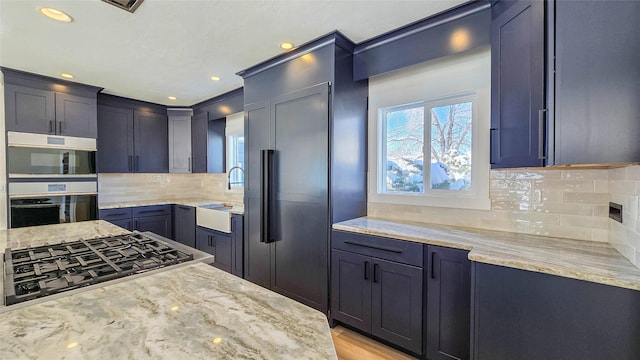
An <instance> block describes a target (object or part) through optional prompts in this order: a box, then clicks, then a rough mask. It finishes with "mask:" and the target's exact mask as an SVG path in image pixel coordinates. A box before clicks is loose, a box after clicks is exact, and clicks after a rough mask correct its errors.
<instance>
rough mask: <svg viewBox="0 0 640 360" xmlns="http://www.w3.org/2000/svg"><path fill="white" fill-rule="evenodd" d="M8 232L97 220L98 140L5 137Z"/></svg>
mask: <svg viewBox="0 0 640 360" xmlns="http://www.w3.org/2000/svg"><path fill="white" fill-rule="evenodd" d="M7 145H8V149H7V160H8V161H7V166H8V173H9V174H8V194H9V227H11V228H18V227H24V226H34V225H47V224H58V223H69V222H77V221H86V220H95V219H97V197H98V182H97V175H96V140H95V139H89V138H78V137H70V136H51V135H43V134H31V133H20V132H12V131H9V132H8V133H7Z"/></svg>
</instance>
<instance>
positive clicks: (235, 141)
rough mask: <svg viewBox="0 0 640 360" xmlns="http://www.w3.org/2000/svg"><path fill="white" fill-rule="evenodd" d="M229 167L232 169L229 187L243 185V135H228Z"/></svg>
mask: <svg viewBox="0 0 640 360" xmlns="http://www.w3.org/2000/svg"><path fill="white" fill-rule="evenodd" d="M227 151H229V165H228V167H229V169H231V168H233V167H239V168H240V169H234V170H233V171H232V172H231V174H230V177H229V180H230V183H231V187H232V188H236V187H243V185H244V135H233V136H230V137H229V149H227Z"/></svg>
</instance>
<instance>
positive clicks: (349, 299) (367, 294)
mask: <svg viewBox="0 0 640 360" xmlns="http://www.w3.org/2000/svg"><path fill="white" fill-rule="evenodd" d="M372 267H373V264H372V260H371V258H370V257H368V256H363V255H359V254H354V253H350V252H346V251H341V250H332V251H331V316H332V317H333V319H335V320H338V321H341V322H343V323H345V324H348V325H351V326H353V327H356V328H358V329H360V330H364V331H367V332H370V331H371V278H372V273H371V271H372Z"/></svg>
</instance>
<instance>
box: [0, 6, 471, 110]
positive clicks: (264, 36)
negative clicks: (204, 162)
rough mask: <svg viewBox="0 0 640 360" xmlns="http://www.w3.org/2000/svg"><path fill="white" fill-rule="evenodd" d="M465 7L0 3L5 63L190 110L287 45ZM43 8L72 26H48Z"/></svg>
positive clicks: (366, 35)
mask: <svg viewBox="0 0 640 360" xmlns="http://www.w3.org/2000/svg"><path fill="white" fill-rule="evenodd" d="M466 1H467V0H418V1H411V0H369V1H365V0H351V1H343V0H316V1H311V0H288V1H286V0H145V1H144V2H143V3H142V5H141V6H140V7H139V8H138V10H137V11H136V12H135V13H134V14H131V13H128V12H126V11H124V10H121V9H118V8H116V7H115V6H112V5H109V4H107V3H105V2H102V1H100V0H0V65H1V66H5V67H9V68H14V69H18V70H23V71H28V72H32V73H37V74H42V75H48V76H54V77H59V74H60V73H62V72H68V73H71V74H74V75H75V79H74V81H77V82H80V83H85V84H90V85H95V86H100V87H104V88H105V90H104V92H106V93H109V94H114V95H120V96H125V97H131V98H135V99H140V100H145V101H150V102H154V103H159V104H165V105H174V106H177V105H193V104H195V103H197V102H200V101H202V100H206V99H209V98H211V97H214V96H217V95H220V94H222V93H224V92H227V91H229V90H233V89H236V88H238V87H241V86H242V78H241V77H239V76H237V75H235V73H236V72H238V71H240V70H243V69H245V68H247V67H250V66H252V65H255V64H257V63H259V62H261V61H264V60H266V59H268V58H271V57H273V56H275V55H278V54H279V53H281V52H283V50H280V48H279V44H280V43H281V42H283V41H289V42H292V43H294V44H297V45H300V44H303V43H305V42H308V41H310V40H313V39H315V38H317V37H319V36H321V35H324V34H327V33H329V32H331V31H333V30H339V31H341V32H342V33H343V34H345V35H346V36H347V37H348V38H350V39H351V40H352V41H354V42H356V43H359V42H362V41H363V40H367V39H370V38H372V37H375V36H377V35H380V34H382V33H384V32H387V31H389V30H393V29H395V28H398V27H400V26H403V25H405V24H408V23H410V22H413V21H416V20H419V19H422V18H425V17H427V16H429V15H431V14H434V13H438V12H441V11H443V10H445V9H448V8H450V7H453V6H455V5H458V4H461V3H464V2H466ZM43 6H48V7H54V8H57V9H59V10H62V11H65V12H66V13H68V14H69V15H71V16H72V17H73V19H74V21H73V22H71V23H68V24H65V23H58V22H55V21H53V20H50V19H47V18H45V17H43V16H42V15H40V14H39V13H38V11H37V10H38V9H39V8H40V7H43ZM212 75H217V76H220V77H221V80H220V81H218V82H214V81H212V80H210V77H211V76H212ZM168 96H175V97H177V100H169V99H168Z"/></svg>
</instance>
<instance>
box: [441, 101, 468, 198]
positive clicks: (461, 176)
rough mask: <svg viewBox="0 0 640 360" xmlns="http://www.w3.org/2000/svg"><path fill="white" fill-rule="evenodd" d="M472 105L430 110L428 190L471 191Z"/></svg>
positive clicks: (452, 105) (458, 104)
mask: <svg viewBox="0 0 640 360" xmlns="http://www.w3.org/2000/svg"><path fill="white" fill-rule="evenodd" d="M471 109H472V103H471V102H463V103H457V104H451V105H446V106H439V107H434V108H431V189H444V190H469V189H470V188H471V123H472V121H471V120H472V114H471Z"/></svg>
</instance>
